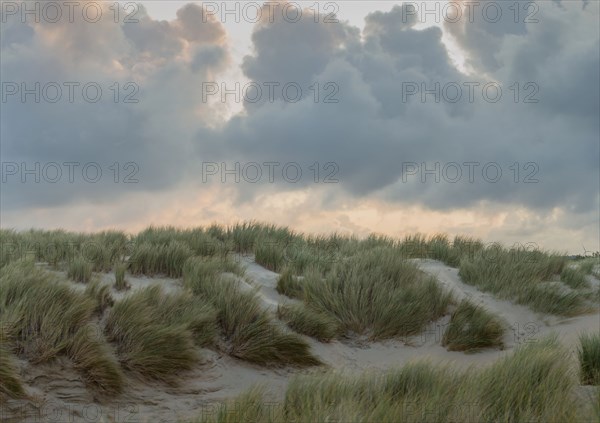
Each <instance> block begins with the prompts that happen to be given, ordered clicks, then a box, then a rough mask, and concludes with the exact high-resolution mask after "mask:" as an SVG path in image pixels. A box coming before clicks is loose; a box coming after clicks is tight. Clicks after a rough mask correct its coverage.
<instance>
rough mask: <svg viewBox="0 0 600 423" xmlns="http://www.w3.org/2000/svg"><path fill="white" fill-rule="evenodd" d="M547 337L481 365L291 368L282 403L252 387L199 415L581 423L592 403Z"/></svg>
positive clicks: (217, 418) (214, 418)
mask: <svg viewBox="0 0 600 423" xmlns="http://www.w3.org/2000/svg"><path fill="white" fill-rule="evenodd" d="M567 356H568V352H566V351H564V350H563V349H562V348H561V347H560V346H559V345H558V343H557V342H556V340H553V339H546V340H542V341H540V342H539V343H537V344H530V345H525V346H522V347H519V348H518V349H517V350H516V351H515V352H514V353H513V354H512V355H510V356H507V357H505V358H503V359H500V360H499V361H498V362H496V363H495V364H493V365H492V366H491V367H489V368H484V369H482V370H478V369H475V368H471V369H468V370H466V371H462V372H459V371H457V370H453V369H451V368H450V367H448V366H439V365H432V364H431V363H428V362H415V363H409V364H407V365H405V366H403V367H402V368H399V369H390V370H386V371H385V372H365V373H363V374H361V375H349V374H344V373H340V372H334V371H329V372H325V373H319V374H309V375H297V376H294V377H293V378H292V380H291V381H290V383H289V384H288V387H287V390H286V393H285V397H284V400H283V402H282V403H276V404H273V403H267V402H266V401H265V396H264V390H262V389H261V388H260V387H259V388H253V389H251V390H250V391H248V392H247V393H245V394H243V395H241V396H240V397H238V398H236V399H232V400H230V401H229V402H227V403H224V404H222V405H220V406H219V407H217V408H216V409H215V410H211V411H213V412H211V413H205V414H204V415H203V416H200V418H199V419H198V420H196V421H201V422H240V421H253V422H290V423H291V422H326V421H341V422H408V423H417V422H424V421H426V422H457V421H460V422H469V423H476V422H521V421H527V422H538V423H542V422H544V423H545V422H587V421H593V410H591V408H592V407H589V406H586V405H585V404H583V403H582V401H583V400H582V399H581V398H578V397H577V396H576V394H575V391H574V388H575V387H576V385H575V378H574V375H573V372H572V371H571V369H570V366H569V364H568V361H567V360H566V359H567Z"/></svg>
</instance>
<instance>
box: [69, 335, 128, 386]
mask: <svg viewBox="0 0 600 423" xmlns="http://www.w3.org/2000/svg"><path fill="white" fill-rule="evenodd" d="M90 329H91V327H83V328H80V329H79V330H78V331H77V332H76V333H75V335H74V336H73V339H72V340H71V342H70V343H69V346H68V347H67V354H68V355H69V357H71V359H72V360H73V362H74V363H75V368H76V369H77V370H79V371H80V372H81V373H82V374H83V375H84V379H85V383H86V385H87V386H88V387H91V388H92V389H94V390H95V391H96V392H99V393H101V394H104V395H106V396H114V395H118V394H120V393H122V392H123V389H124V385H125V382H124V380H125V377H124V375H123V371H122V370H121V367H120V366H119V362H118V361H117V359H116V358H115V357H114V355H113V354H112V351H111V350H110V348H109V346H108V344H107V343H106V342H105V340H104V338H103V337H102V336H101V332H100V330H99V328H98V330H97V331H93V330H90Z"/></svg>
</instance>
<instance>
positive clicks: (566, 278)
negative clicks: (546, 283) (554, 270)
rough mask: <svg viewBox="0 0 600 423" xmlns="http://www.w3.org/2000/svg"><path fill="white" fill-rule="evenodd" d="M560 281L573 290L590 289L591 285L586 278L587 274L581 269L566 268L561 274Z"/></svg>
mask: <svg viewBox="0 0 600 423" xmlns="http://www.w3.org/2000/svg"><path fill="white" fill-rule="evenodd" d="M560 280H561V281H562V282H564V283H565V284H567V285H568V286H570V287H571V288H573V289H582V288H584V289H585V288H589V287H590V284H589V283H588V281H587V280H586V278H585V272H584V271H583V270H581V269H579V268H574V267H565V268H564V269H563V270H562V272H560Z"/></svg>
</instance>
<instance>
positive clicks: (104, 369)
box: [0, 262, 123, 395]
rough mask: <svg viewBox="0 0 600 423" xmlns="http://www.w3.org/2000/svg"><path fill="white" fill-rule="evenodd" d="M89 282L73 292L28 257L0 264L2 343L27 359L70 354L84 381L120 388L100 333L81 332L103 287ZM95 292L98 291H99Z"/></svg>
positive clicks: (107, 390)
mask: <svg viewBox="0 0 600 423" xmlns="http://www.w3.org/2000/svg"><path fill="white" fill-rule="evenodd" d="M96 288H97V286H96V285H89V286H88V290H87V291H88V292H85V293H81V292H76V291H74V290H73V289H72V288H71V287H69V286H68V285H67V284H66V283H63V282H60V281H58V280H56V278H55V277H54V276H53V275H51V274H48V273H47V272H44V271H43V270H41V269H39V268H37V267H36V266H35V265H34V264H33V263H32V262H14V263H11V264H8V265H6V266H4V267H3V268H2V269H0V325H2V327H3V328H4V330H5V333H4V336H3V340H2V342H3V344H5V345H6V347H5V348H10V349H11V350H12V351H14V352H16V353H17V354H23V355H24V356H25V357H26V358H27V359H28V360H29V361H30V362H32V363H34V364H35V363H40V362H46V361H50V360H52V359H54V358H56V357H57V356H60V355H66V356H68V357H70V358H71V359H72V360H73V362H74V363H75V366H76V368H77V369H78V370H80V372H81V373H82V374H83V376H84V379H85V380H86V382H87V383H88V384H89V385H90V386H91V387H92V388H94V389H96V390H97V391H98V392H99V393H103V394H107V395H115V394H118V393H120V392H121V391H122V387H123V386H122V385H123V383H122V377H121V373H120V369H119V368H118V365H117V364H116V361H115V359H114V357H113V356H112V353H111V351H110V349H109V348H108V346H107V345H106V344H105V340H104V338H103V337H101V336H100V337H98V336H96V337H94V336H87V334H89V331H88V329H89V324H90V321H91V317H92V316H93V314H94V311H95V310H97V309H98V307H99V303H98V300H97V298H103V292H104V291H103V290H101V289H100V290H98V289H96ZM99 293H100V294H99Z"/></svg>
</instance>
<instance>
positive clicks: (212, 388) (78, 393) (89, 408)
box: [0, 256, 600, 422]
mask: <svg viewBox="0 0 600 423" xmlns="http://www.w3.org/2000/svg"><path fill="white" fill-rule="evenodd" d="M237 258H238V259H239V260H240V262H241V263H242V264H243V265H244V266H245V267H246V277H245V278H244V279H241V278H238V280H239V282H240V287H241V288H242V289H247V290H250V289H254V290H256V292H257V294H258V295H259V298H260V299H261V300H262V302H263V304H264V307H265V308H267V309H268V310H270V311H272V312H275V311H276V308H277V304H279V303H282V302H291V301H293V300H291V299H289V298H287V297H285V296H282V295H279V294H278V293H277V291H276V289H275V288H276V285H277V278H278V274H277V273H274V272H271V271H269V270H267V269H264V268H263V267H261V266H259V265H258V264H256V263H255V262H254V260H253V257H251V256H238V257H237ZM416 262H417V264H418V265H419V267H420V268H421V269H422V270H423V271H425V272H427V273H430V274H432V275H434V276H436V277H437V278H438V280H439V281H440V283H441V284H443V285H444V286H445V287H446V288H447V289H448V290H450V291H452V292H453V293H454V295H455V296H456V298H458V299H462V298H469V299H471V300H472V301H474V302H476V303H478V304H481V305H483V306H484V307H485V308H486V309H488V310H489V311H491V312H493V313H495V314H497V315H498V316H500V317H501V318H503V319H504V320H505V322H506V323H507V325H508V326H510V327H511V328H512V330H509V331H507V334H506V336H505V343H506V347H507V348H506V349H505V350H503V351H499V350H488V351H483V352H480V353H477V354H463V353H460V352H448V351H446V350H445V349H444V348H443V347H441V345H440V340H441V337H442V334H443V330H444V326H445V325H446V324H447V323H448V320H449V316H445V317H443V318H442V319H440V320H439V321H437V322H433V323H431V324H430V325H429V327H428V328H427V329H426V330H425V331H424V332H423V333H421V334H420V335H417V336H412V337H409V338H406V339H401V340H392V341H386V342H378V343H370V344H359V343H357V342H354V343H352V342H340V341H333V342H331V343H328V344H323V343H320V342H317V341H315V340H313V339H311V338H308V337H305V339H306V340H307V341H308V342H309V343H310V345H311V347H312V350H313V352H314V353H315V354H316V355H318V356H319V357H320V358H321V360H322V361H323V362H324V363H326V364H327V365H328V366H329V367H332V368H336V369H340V370H345V371H357V372H358V371H363V370H366V369H373V370H385V369H387V368H390V367H395V366H401V365H402V364H404V363H406V362H407V361H409V360H417V359H428V360H430V361H432V362H451V363H453V365H456V366H459V367H467V366H471V365H474V366H484V365H488V364H490V363H493V362H494V361H495V360H496V359H498V358H499V357H501V356H503V355H505V354H507V353H508V352H509V351H510V350H511V349H513V348H514V347H515V346H516V345H518V344H520V343H524V342H536V340H538V339H540V338H541V337H543V336H545V335H547V334H549V333H551V332H556V333H557V334H558V336H559V339H561V341H562V342H563V343H565V344H566V345H567V346H568V347H569V348H570V349H572V350H573V349H574V348H575V345H576V342H577V336H578V334H579V333H580V332H582V331H589V332H593V331H595V332H599V331H600V314H598V313H595V314H590V315H585V316H580V317H577V318H572V319H558V318H556V317H553V316H547V315H543V314H538V313H534V312H532V311H531V310H530V309H528V308H527V307H523V306H519V305H515V304H512V303H511V302H508V301H502V300H498V299H496V298H494V297H492V296H491V295H489V294H487V293H483V292H480V291H478V290H477V289H476V288H474V287H472V286H470V285H466V284H464V283H462V281H461V280H460V277H459V276H458V270H457V269H453V268H450V267H448V266H446V265H445V264H443V263H440V262H437V261H434V260H416ZM101 280H102V282H103V283H111V284H112V283H113V281H114V277H113V275H103V276H102V278H101ZM128 281H129V283H130V284H131V287H132V289H131V290H130V291H127V292H125V293H116V292H113V295H114V296H115V298H120V297H122V296H124V295H129V293H131V292H134V291H135V290H137V289H140V288H143V287H146V286H150V285H152V284H154V283H159V284H160V285H161V286H163V287H164V288H165V289H167V290H168V291H171V292H174V291H176V290H179V289H182V287H181V283H180V281H177V280H173V279H154V278H145V277H142V278H134V277H131V276H129V277H128ZM597 282H598V281H596V280H595V281H594V282H593V283H597ZM75 285H78V286H79V287H83V285H81V284H75ZM203 356H204V358H205V362H204V363H202V364H199V365H198V367H197V369H195V370H194V371H192V372H190V373H189V374H187V375H185V376H184V375H182V382H181V384H180V386H178V387H166V386H163V385H149V384H147V383H143V382H140V381H135V380H130V381H129V384H130V386H129V387H128V388H127V389H126V393H125V394H124V395H123V396H122V397H121V398H119V399H118V400H116V401H112V402H109V403H103V404H102V405H100V402H99V399H98V398H94V397H93V395H92V394H90V393H89V392H88V391H87V390H86V389H85V386H84V384H83V382H82V381H81V379H80V377H79V375H78V374H77V372H75V370H74V369H73V368H72V364H71V363H70V362H69V361H68V360H66V359H61V360H57V361H56V362H53V363H49V364H44V365H36V366H31V365H30V364H29V363H27V362H25V361H21V362H20V365H21V369H22V374H23V377H24V379H25V381H26V383H27V385H28V391H29V393H30V394H31V395H32V400H29V401H25V402H23V401H19V402H16V403H13V406H16V407H17V408H16V409H15V410H13V411H12V412H10V411H7V410H6V409H5V410H3V411H2V412H3V413H4V414H0V417H3V418H4V419H7V418H9V417H14V413H15V412H17V413H18V412H19V410H21V411H22V412H27V413H28V414H29V413H33V412H36V407H35V405H36V404H37V405H38V406H39V405H40V404H45V406H43V407H42V408H41V410H42V411H41V413H42V416H41V417H37V420H36V417H29V418H27V419H16V420H14V421H46V420H48V416H51V417H53V416H61V418H60V419H59V421H90V420H91V418H92V417H94V416H96V417H94V420H92V421H107V422H108V421H139V422H144V421H148V422H150V421H151V422H160V421H163V422H174V421H177V420H178V419H181V418H186V417H194V416H198V415H199V414H201V413H212V412H214V405H215V403H216V402H219V401H223V400H225V399H227V398H231V397H233V396H235V395H237V394H239V393H241V392H243V391H245V390H246V389H248V388H249V387H251V386H252V385H254V384H256V383H261V384H264V385H266V387H267V390H268V392H269V393H270V394H269V397H270V400H273V401H277V400H280V399H281V396H282V394H283V393H284V391H285V386H286V384H287V381H288V380H289V378H290V376H291V375H293V374H295V373H298V372H299V371H300V370H293V369H265V368H262V367H259V366H254V365H251V364H248V363H245V362H242V361H240V360H237V359H234V358H232V357H229V356H226V355H223V354H220V353H217V352H214V351H208V350H205V351H204V353H203ZM304 371H315V370H304ZM317 371H318V370H317ZM19 407H20V408H19ZM68 416H71V417H68ZM53 418H54V417H53ZM69 419H72V420H69ZM55 420H56V419H55ZM7 421H9V420H7ZM10 421H13V420H10Z"/></svg>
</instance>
